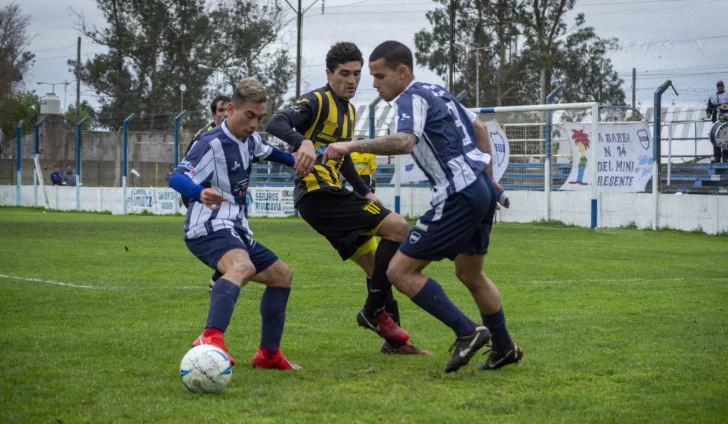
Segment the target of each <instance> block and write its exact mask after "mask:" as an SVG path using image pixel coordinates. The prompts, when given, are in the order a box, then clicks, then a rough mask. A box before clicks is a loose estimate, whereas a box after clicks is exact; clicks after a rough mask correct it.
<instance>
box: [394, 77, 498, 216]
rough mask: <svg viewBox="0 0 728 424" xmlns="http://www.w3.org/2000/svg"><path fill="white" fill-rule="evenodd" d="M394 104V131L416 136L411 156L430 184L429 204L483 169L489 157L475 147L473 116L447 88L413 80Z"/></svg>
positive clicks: (464, 184) (461, 186) (466, 183)
mask: <svg viewBox="0 0 728 424" xmlns="http://www.w3.org/2000/svg"><path fill="white" fill-rule="evenodd" d="M394 105H395V109H394V110H395V113H396V115H395V118H394V119H395V132H404V133H410V134H414V135H416V136H417V139H418V140H417V144H416V145H415V148H414V150H413V151H412V157H413V158H414V159H415V162H417V165H418V166H419V167H420V168H421V169H422V171H423V172H424V173H425V176H427V179H428V180H429V181H430V184H431V185H432V188H431V192H432V201H431V202H430V204H431V205H432V206H436V205H438V204H440V203H442V202H443V201H445V199H447V198H448V197H449V196H450V195H452V194H454V193H458V192H460V191H462V190H464V189H465V188H466V187H468V186H469V185H471V184H472V183H473V182H475V181H476V180H477V179H478V176H479V175H480V173H482V172H485V168H486V166H487V165H488V163H490V159H491V158H490V155H488V154H487V153H483V152H481V151H480V150H478V148H477V138H476V135H475V128H474V127H473V122H474V121H475V119H476V116H475V114H474V113H472V112H470V111H468V110H467V109H465V107H463V105H461V104H460V102H458V101H457V99H455V96H453V95H452V94H450V92H448V91H447V90H445V89H444V88H442V87H440V86H439V85H435V84H424V83H421V82H417V81H413V82H412V83H411V84H410V85H409V86H408V87H407V89H406V90H405V91H404V92H402V94H400V95H399V96H398V97H397V98H396V99H394Z"/></svg>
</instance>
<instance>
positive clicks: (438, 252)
mask: <svg viewBox="0 0 728 424" xmlns="http://www.w3.org/2000/svg"><path fill="white" fill-rule="evenodd" d="M495 207H496V193H495V186H494V185H493V183H492V182H491V181H490V178H488V176H487V175H485V174H481V176H480V177H478V180H477V181H475V182H474V183H473V184H471V185H470V186H469V187H467V188H466V189H465V190H463V191H461V192H459V193H455V194H453V195H451V196H450V197H448V198H447V199H446V200H445V201H444V202H442V203H440V204H439V205H437V206H436V207H434V208H432V209H430V210H429V211H427V212H425V214H424V215H422V216H421V217H420V219H419V221H417V224H415V226H414V227H413V228H412V229H411V230H410V232H409V235H408V236H407V238H406V239H405V240H404V242H402V245H401V246H400V248H399V250H400V252H402V253H403V254H405V255H407V256H409V257H410V258H414V259H423V260H430V261H439V260H442V259H444V258H448V259H455V257H456V256H457V255H459V254H461V253H462V254H467V255H485V254H486V253H487V252H488V243H489V241H490V229H491V227H492V226H493V217H494V216H495Z"/></svg>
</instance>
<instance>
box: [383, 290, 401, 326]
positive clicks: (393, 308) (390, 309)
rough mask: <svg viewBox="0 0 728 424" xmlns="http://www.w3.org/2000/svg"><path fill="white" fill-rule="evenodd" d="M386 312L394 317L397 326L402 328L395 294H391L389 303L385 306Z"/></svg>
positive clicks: (388, 299)
mask: <svg viewBox="0 0 728 424" xmlns="http://www.w3.org/2000/svg"><path fill="white" fill-rule="evenodd" d="M384 311H385V312H386V313H388V314H389V315H391V316H392V319H393V320H394V322H396V323H397V325H400V326H401V324H400V322H399V303H397V301H396V300H394V294H393V293H392V292H389V297H388V298H387V303H385V305H384Z"/></svg>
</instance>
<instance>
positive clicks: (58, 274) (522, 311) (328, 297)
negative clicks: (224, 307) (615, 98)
mask: <svg viewBox="0 0 728 424" xmlns="http://www.w3.org/2000/svg"><path fill="white" fill-rule="evenodd" d="M182 224H183V218H182V217H156V216H127V217H119V216H108V215H101V214H86V213H80V214H78V213H60V212H48V213H43V212H42V211H39V210H28V209H12V208H1V209H0V274H2V275H6V276H8V275H9V276H15V277H24V278H36V279H42V280H53V281H57V282H65V283H72V284H76V285H86V286H93V287H97V288H99V289H84V288H74V287H64V286H57V285H51V284H47V283H42V282H31V281H23V280H17V279H9V278H6V277H0V322H2V330H0V343H1V345H2V347H3V359H4V361H3V365H4V366H3V367H2V376H1V377H0V421H2V422H12V423H26V422H57V421H58V422H64V423H83V422H93V423H96V422H131V423H138V422H215V423H219V422H291V423H300V422H315V423H318V422H387V423H389V422H418V423H419V422H432V423H441V422H497V423H501V422H528V423H531V422H556V421H558V422H561V421H565V422H579V423H582V422H615V421H616V422H725V421H726V420H727V419H728V401H726V399H728V383H727V382H728V353H727V351H726V346H727V345H728V278H727V277H726V274H725V257H726V256H725V254H726V252H728V247H727V246H728V243H727V242H726V239H725V238H724V237H711V236H706V235H702V234H691V233H679V232H674V231H661V232H651V231H647V232H644V233H641V234H642V236H640V237H634V236H632V235H625V234H616V235H615V234H603V233H595V232H591V231H588V230H580V229H566V230H554V229H552V228H542V227H529V226H513V225H508V226H496V228H495V229H494V232H493V235H492V243H491V253H490V254H489V255H488V256H487V259H486V271H487V272H488V274H489V276H490V277H491V278H492V279H493V280H494V281H495V282H496V284H497V285H498V286H499V288H500V290H501V292H502V296H503V302H504V308H505V311H506V314H507V317H508V326H509V329H510V332H511V334H512V336H513V337H514V339H515V340H516V341H517V342H519V343H520V344H521V345H522V347H523V349H524V352H525V357H524V360H523V361H522V363H521V364H519V365H517V366H509V367H506V368H504V369H502V370H499V371H496V372H488V373H486V372H481V371H478V370H477V366H478V365H479V364H480V363H482V362H483V361H484V360H485V357H482V356H476V357H475V358H474V359H473V361H472V362H471V364H470V365H469V366H467V367H465V368H463V369H461V370H460V372H458V373H456V374H447V375H446V374H444V372H443V368H444V365H445V363H446V362H447V360H448V358H449V355H448V347H449V346H450V344H451V343H452V341H453V335H452V333H451V331H450V330H449V329H447V328H446V327H444V326H443V325H441V324H440V323H439V322H437V321H435V320H434V319H433V318H431V317H430V316H429V315H427V314H426V313H424V312H423V311H421V310H419V309H418V308H416V306H415V305H414V304H413V303H412V302H410V301H409V300H407V299H406V298H404V297H403V296H402V295H398V299H399V301H400V308H401V310H402V317H403V325H404V327H405V328H407V329H408V330H409V332H410V334H411V335H412V340H413V342H415V344H417V345H418V346H420V347H422V348H426V349H429V350H431V351H433V352H434V354H433V356H431V357H392V356H385V355H382V354H380V353H378V351H379V347H380V341H379V340H378V339H377V338H376V336H375V335H374V334H372V333H369V332H366V331H364V330H362V329H359V328H358V327H357V326H356V323H355V321H354V315H355V313H356V311H357V310H358V308H359V307H360V305H361V304H362V303H363V299H364V295H365V289H364V281H363V277H362V274H361V273H360V271H359V270H358V268H357V267H356V266H355V265H353V264H351V263H348V262H341V261H340V260H339V259H338V257H336V255H335V254H334V251H333V250H332V249H331V248H330V247H329V246H328V245H327V243H326V241H325V240H324V239H323V238H322V237H320V236H318V235H317V234H316V233H314V232H313V230H311V229H309V228H308V227H307V226H306V224H305V223H303V222H302V221H299V220H296V219H285V220H273V219H259V220H252V227H253V229H254V230H255V231H256V237H257V238H258V240H260V241H261V242H262V243H264V244H265V245H267V246H268V247H270V248H271V249H272V250H273V251H275V252H276V253H277V254H278V255H279V256H280V257H281V259H283V260H284V261H286V262H287V263H288V264H289V265H290V266H291V268H292V269H293V272H294V291H293V293H292V295H291V299H290V303H289V307H288V315H287V318H288V320H287V323H286V332H285V334H284V339H283V350H284V352H285V354H286V355H287V356H288V358H289V359H291V360H292V361H295V362H296V363H299V364H301V365H302V366H303V367H304V370H303V371H301V372H295V373H294V372H275V371H261V370H253V369H251V368H249V367H248V366H247V364H248V361H249V360H250V358H251V357H252V355H253V354H254V353H255V350H256V348H257V345H258V340H259V327H260V318H259V315H258V302H259V300H260V296H261V294H262V288H261V287H260V286H258V285H254V284H251V285H249V286H248V287H246V288H245V289H243V291H242V293H241V296H240V299H239V301H238V304H237V307H236V311H235V315H234V317H233V322H232V325H231V328H230V330H229V331H228V333H227V337H226V340H227V344H228V347H229V348H230V350H231V353H232V354H233V356H235V357H236V358H237V360H238V365H236V366H235V368H234V370H233V378H232V381H231V383H230V385H229V386H228V387H227V388H226V390H225V392H224V393H223V394H222V395H218V396H216V395H207V396H201V395H195V394H192V393H188V392H187V391H186V390H185V389H184V387H183V386H182V384H181V382H180V381H179V377H178V373H179V362H180V360H181V358H182V356H183V355H184V353H185V352H186V351H187V350H188V348H189V345H190V343H191V342H192V340H194V338H195V337H197V336H198V334H199V333H200V331H201V329H202V326H203V325H204V322H205V317H206V313H207V304H208V295H207V281H208V279H209V276H210V273H211V272H210V270H208V269H207V268H206V267H205V266H204V265H203V264H202V263H200V262H199V261H198V260H197V259H195V258H194V257H193V256H192V255H191V254H190V253H189V252H188V251H187V250H186V248H185V246H184V243H183V241H182V229H181V227H182ZM125 246H127V247H128V248H129V251H128V252H127V251H126V250H125V249H124V247H125ZM427 271H428V272H429V273H430V275H432V276H433V277H434V278H435V279H437V280H438V281H439V282H440V283H442V285H443V286H444V287H445V290H446V291H447V292H448V294H449V295H450V296H451V298H452V299H453V301H454V302H456V303H457V304H458V305H461V307H462V308H463V310H464V311H466V313H468V314H469V315H470V316H472V317H473V318H475V317H477V316H478V315H477V310H476V308H475V306H474V304H473V302H472V301H471V300H470V299H469V295H468V293H467V291H466V290H465V289H464V287H462V286H460V285H459V283H457V281H456V279H455V275H454V271H453V267H452V264H451V263H449V262H443V263H439V264H435V265H433V266H431V267H430V268H428V269H427Z"/></svg>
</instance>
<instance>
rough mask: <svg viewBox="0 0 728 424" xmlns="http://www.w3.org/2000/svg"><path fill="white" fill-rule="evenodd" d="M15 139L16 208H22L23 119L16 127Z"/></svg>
mask: <svg viewBox="0 0 728 424" xmlns="http://www.w3.org/2000/svg"><path fill="white" fill-rule="evenodd" d="M15 137H16V143H17V144H16V145H15V156H16V157H15V172H16V181H15V206H20V190H21V187H22V186H21V184H20V179H21V177H22V175H21V174H22V173H21V170H22V169H23V157H22V151H23V144H22V139H23V120H22V119H21V120H20V122H18V126H17V127H15Z"/></svg>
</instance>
